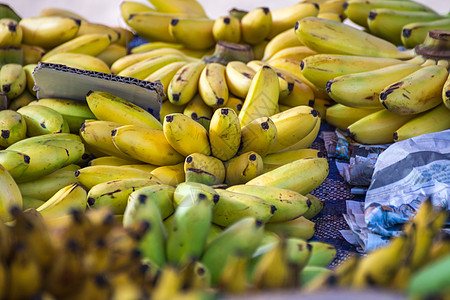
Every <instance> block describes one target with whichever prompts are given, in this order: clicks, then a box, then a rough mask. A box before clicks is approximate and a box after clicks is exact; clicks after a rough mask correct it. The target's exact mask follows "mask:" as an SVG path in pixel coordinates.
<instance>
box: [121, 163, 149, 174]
mask: <svg viewBox="0 0 450 300" xmlns="http://www.w3.org/2000/svg"><path fill="white" fill-rule="evenodd" d="M123 166H124V167H127V168H134V169H138V170H142V171H145V172H148V173H151V172H152V171H153V170H155V169H156V168H158V166H155V165H151V164H130V165H123Z"/></svg>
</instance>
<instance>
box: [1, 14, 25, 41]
mask: <svg viewBox="0 0 450 300" xmlns="http://www.w3.org/2000/svg"><path fill="white" fill-rule="evenodd" d="M22 34H23V32H22V27H20V26H19V25H18V22H17V21H16V20H13V19H9V18H3V19H1V20H0V47H19V46H20V44H21V43H22Z"/></svg>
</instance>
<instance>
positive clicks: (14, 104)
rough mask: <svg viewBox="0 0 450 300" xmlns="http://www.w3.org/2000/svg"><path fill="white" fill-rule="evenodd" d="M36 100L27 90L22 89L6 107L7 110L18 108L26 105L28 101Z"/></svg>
mask: <svg viewBox="0 0 450 300" xmlns="http://www.w3.org/2000/svg"><path fill="white" fill-rule="evenodd" d="M34 100H36V97H35V96H34V95H33V94H31V93H30V92H29V91H28V90H25V91H23V93H22V94H20V96H18V97H17V98H14V99H13V100H11V101H10V102H9V105H8V109H9V110H15V111H16V110H18V109H19V108H21V107H23V106H26V105H28V104H29V103H30V102H32V101H34Z"/></svg>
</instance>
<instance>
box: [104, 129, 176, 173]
mask: <svg viewBox="0 0 450 300" xmlns="http://www.w3.org/2000/svg"><path fill="white" fill-rule="evenodd" d="M111 137H112V141H113V143H114V145H115V147H116V148H117V149H119V150H120V151H121V152H123V153H125V154H127V155H128V156H130V157H132V158H134V159H137V160H140V161H143V162H146V163H149V164H152V165H156V166H166V165H174V164H177V163H180V162H182V161H183V160H184V156H183V155H182V154H180V153H179V152H178V151H177V150H176V148H173V147H172V146H171V145H170V143H169V141H168V140H167V139H166V137H165V136H164V132H163V131H162V130H160V129H154V128H150V127H142V126H137V125H125V126H121V127H118V128H116V129H114V130H113V131H112V133H111Z"/></svg>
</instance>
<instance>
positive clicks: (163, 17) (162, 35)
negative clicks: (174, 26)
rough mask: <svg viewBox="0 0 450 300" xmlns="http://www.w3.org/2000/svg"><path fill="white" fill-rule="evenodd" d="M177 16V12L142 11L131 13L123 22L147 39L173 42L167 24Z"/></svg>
mask: <svg viewBox="0 0 450 300" xmlns="http://www.w3.org/2000/svg"><path fill="white" fill-rule="evenodd" d="M179 16H180V15H178V14H170V13H161V12H155V11H143V12H136V13H131V14H130V15H129V16H128V19H125V22H126V23H127V24H128V26H130V27H131V28H132V29H133V30H134V31H135V32H136V33H137V34H138V35H140V36H142V37H143V38H144V39H146V40H148V41H161V42H169V43H175V42H176V40H175V39H174V38H173V37H172V35H171V34H170V32H169V24H170V22H171V20H172V18H177V17H179Z"/></svg>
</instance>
